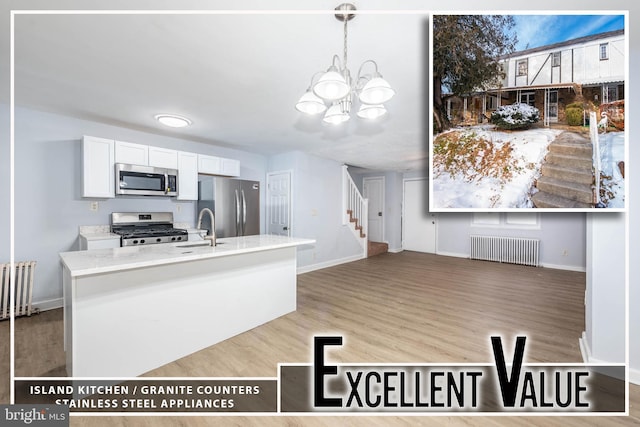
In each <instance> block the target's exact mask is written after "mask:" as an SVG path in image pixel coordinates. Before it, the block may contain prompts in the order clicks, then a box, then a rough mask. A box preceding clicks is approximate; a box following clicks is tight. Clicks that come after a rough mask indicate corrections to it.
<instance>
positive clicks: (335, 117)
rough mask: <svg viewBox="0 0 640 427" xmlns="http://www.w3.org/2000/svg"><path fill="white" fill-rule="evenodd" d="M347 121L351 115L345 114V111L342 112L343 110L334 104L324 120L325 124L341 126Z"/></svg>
mask: <svg viewBox="0 0 640 427" xmlns="http://www.w3.org/2000/svg"><path fill="white" fill-rule="evenodd" d="M347 120H349V113H345V112H344V111H342V108H341V107H340V105H339V104H334V105H332V106H331V107H329V109H328V110H327V113H326V114H325V115H324V118H323V119H322V121H323V122H325V123H329V124H332V125H339V124H340V123H344V122H346V121H347Z"/></svg>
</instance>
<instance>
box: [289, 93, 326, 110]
mask: <svg viewBox="0 0 640 427" xmlns="http://www.w3.org/2000/svg"><path fill="white" fill-rule="evenodd" d="M326 109H327V106H326V105H325V104H324V101H323V100H322V99H321V98H320V97H318V96H317V95H316V94H315V93H313V92H312V91H311V90H308V91H306V92H305V94H304V95H302V96H301V97H300V100H299V101H298V103H297V104H296V110H298V111H300V112H302V113H305V114H311V115H316V114H320V113H322V112H324V111H325V110H326Z"/></svg>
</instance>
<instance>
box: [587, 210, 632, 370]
mask: <svg viewBox="0 0 640 427" xmlns="http://www.w3.org/2000/svg"><path fill="white" fill-rule="evenodd" d="M625 321H626V319H625V222H624V214H615V213H613V214H612V213H609V214H607V213H593V214H589V215H588V217H587V294H586V307H585V333H584V335H583V338H582V340H581V350H582V352H583V357H584V358H585V362H593V363H624V362H625V357H626V355H625V342H626V328H625Z"/></svg>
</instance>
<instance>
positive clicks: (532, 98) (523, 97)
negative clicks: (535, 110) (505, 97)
mask: <svg viewBox="0 0 640 427" xmlns="http://www.w3.org/2000/svg"><path fill="white" fill-rule="evenodd" d="M520 103H521V104H528V105H531V106H532V107H535V105H536V94H535V92H523V93H521V94H520Z"/></svg>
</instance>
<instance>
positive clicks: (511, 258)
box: [470, 235, 540, 267]
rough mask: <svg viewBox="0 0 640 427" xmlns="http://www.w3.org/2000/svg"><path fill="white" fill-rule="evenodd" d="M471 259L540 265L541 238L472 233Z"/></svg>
mask: <svg viewBox="0 0 640 427" xmlns="http://www.w3.org/2000/svg"><path fill="white" fill-rule="evenodd" d="M470 237H471V251H470V253H471V259H480V260H484V261H496V262H506V263H509V264H522V265H532V266H534V267H538V265H539V253H540V240H538V239H525V238H522V237H501V236H477V235H471V236H470Z"/></svg>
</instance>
